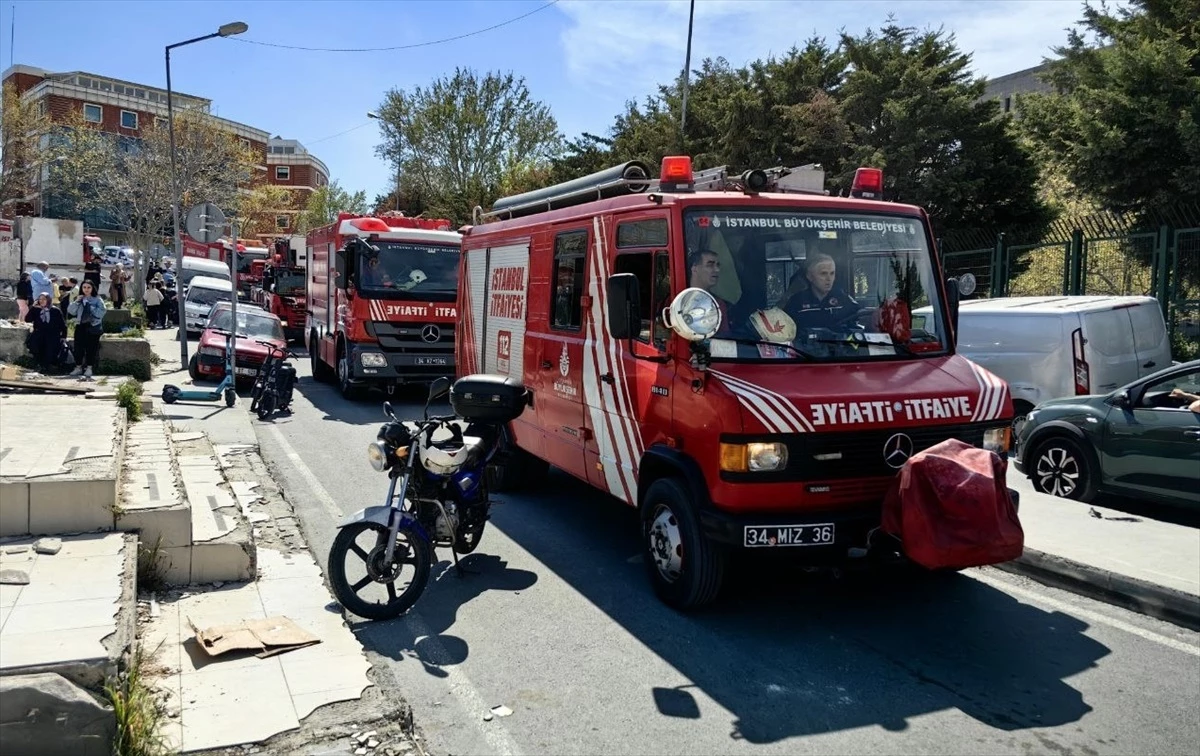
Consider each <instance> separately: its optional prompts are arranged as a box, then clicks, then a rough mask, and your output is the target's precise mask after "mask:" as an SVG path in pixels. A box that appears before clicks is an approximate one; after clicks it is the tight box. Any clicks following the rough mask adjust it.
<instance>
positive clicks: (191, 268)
mask: <svg viewBox="0 0 1200 756" xmlns="http://www.w3.org/2000/svg"><path fill="white" fill-rule="evenodd" d="M179 276H180V277H181V278H182V279H183V293H184V294H185V295H186V294H187V290H188V286H189V285H191V282H192V279H193V278H195V277H196V276H208V277H209V278H223V279H225V280H226V281H229V280H231V279H230V277H229V266H228V265H226V264H225V263H223V262H221V261H220V260H209V259H208V258H206V257H191V256H187V255H185V256H184V258H183V267H182V268H181V269H180V270H179Z"/></svg>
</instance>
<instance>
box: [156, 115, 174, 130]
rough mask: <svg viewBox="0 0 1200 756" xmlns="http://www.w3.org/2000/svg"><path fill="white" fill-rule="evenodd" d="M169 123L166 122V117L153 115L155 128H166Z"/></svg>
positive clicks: (168, 126)
mask: <svg viewBox="0 0 1200 756" xmlns="http://www.w3.org/2000/svg"><path fill="white" fill-rule="evenodd" d="M170 125H171V124H169V123H167V119H166V118H163V117H162V116H155V117H154V128H156V129H166V128H170Z"/></svg>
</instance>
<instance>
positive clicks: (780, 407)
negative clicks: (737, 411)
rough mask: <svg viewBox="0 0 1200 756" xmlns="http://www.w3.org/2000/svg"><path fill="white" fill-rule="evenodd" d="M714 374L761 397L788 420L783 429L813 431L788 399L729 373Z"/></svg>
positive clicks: (767, 404) (717, 372) (783, 424)
mask: <svg viewBox="0 0 1200 756" xmlns="http://www.w3.org/2000/svg"><path fill="white" fill-rule="evenodd" d="M713 372H714V373H716V374H717V375H719V376H721V378H722V379H723V380H724V381H725V383H727V384H736V385H738V386H739V387H741V388H742V389H743V390H745V391H747V392H750V393H752V394H754V395H755V396H757V397H759V398H760V399H761V400H762V401H763V403H764V405H765V406H767V407H769V408H774V410H776V411H777V412H778V413H779V414H780V415H782V416H783V417H784V418H786V419H785V420H784V421H783V423H782V427H784V428H787V429H790V430H791V432H793V433H804V432H805V431H812V430H813V427H812V424H811V423H809V421H808V418H806V417H804V415H803V414H801V412H800V410H798V409H796V406H795V405H794V404H792V403H791V402H790V401H789V400H788V399H787V398H785V397H783V396H781V395H779V394H777V393H775V392H774V391H771V390H770V389H767V388H764V387H762V386H759V385H756V384H753V383H750V382H749V381H745V380H742V379H741V378H736V377H734V376H732V375H729V374H728V373H723V372H720V371H716V370H714V371H713Z"/></svg>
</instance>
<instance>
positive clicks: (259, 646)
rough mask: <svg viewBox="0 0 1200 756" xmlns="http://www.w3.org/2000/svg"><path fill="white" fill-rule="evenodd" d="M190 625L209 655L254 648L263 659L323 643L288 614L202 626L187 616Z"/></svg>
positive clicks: (197, 640) (252, 649)
mask: <svg viewBox="0 0 1200 756" xmlns="http://www.w3.org/2000/svg"><path fill="white" fill-rule="evenodd" d="M188 626H189V627H191V628H192V632H194V633H195V634H196V642H197V643H198V644H200V648H202V649H204V652H205V653H206V654H208V655H209V656H220V655H221V654H225V653H229V652H230V651H254V652H256V653H255V654H254V655H255V656H257V657H258V658H260V659H265V658H267V657H268V656H275V655H276V654H282V653H285V652H287V651H295V650H296V649H298V648H304V647H305V646H311V645H313V644H316V643H320V642H321V639H320V638H318V637H317V636H315V635H313V634H312V633H310V632H308V631H307V630H305V629H304V628H302V627H299V626H298V625H296V623H294V622H292V621H291V620H290V619H288V618H287V617H267V618H266V619H260V620H244V621H242V622H237V623H234V624H230V625H214V626H212V627H207V628H205V629H203V630H201V629H199V628H197V627H196V625H195V623H193V622H192V618H191V617H188Z"/></svg>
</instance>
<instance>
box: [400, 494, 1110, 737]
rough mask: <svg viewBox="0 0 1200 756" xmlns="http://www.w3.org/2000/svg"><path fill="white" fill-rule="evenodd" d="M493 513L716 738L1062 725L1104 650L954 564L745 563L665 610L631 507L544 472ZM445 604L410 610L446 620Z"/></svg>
mask: <svg viewBox="0 0 1200 756" xmlns="http://www.w3.org/2000/svg"><path fill="white" fill-rule="evenodd" d="M551 492H554V493H551ZM493 524H495V525H496V526H497V527H499V528H500V529H501V530H502V531H503V532H504V533H505V534H506V535H508V536H509V537H510V538H512V539H513V540H514V541H516V542H517V543H518V544H519V545H520V546H521V547H522V548H524V549H526V550H528V551H529V552H530V553H531V554H532V555H533V556H534V557H535V558H537V559H538V560H539V561H541V562H542V563H543V564H545V565H546V567H547V568H549V569H551V570H553V571H554V572H555V573H556V574H557V575H558V576H559V577H561V578H562V579H563V580H565V581H566V582H567V583H568V584H569V585H570V586H571V587H572V588H574V589H575V590H577V591H579V592H580V593H581V594H582V595H583V596H585V597H587V598H588V599H589V600H590V601H591V602H592V603H593V604H595V605H596V606H597V607H599V608H600V609H601V610H602V611H604V612H605V613H607V614H608V616H610V617H611V618H612V619H613V620H614V621H616V622H618V623H619V624H620V625H621V626H622V627H623V628H625V629H626V630H627V631H629V632H630V633H632V634H633V635H634V636H635V637H637V638H638V639H639V640H640V641H641V642H642V643H644V644H645V645H646V646H647V647H648V648H650V649H651V650H653V651H654V653H656V654H657V655H658V656H660V657H661V658H662V659H663V660H665V661H667V662H668V663H670V664H671V665H672V666H673V667H675V668H676V669H677V670H678V671H679V672H680V673H681V674H683V675H684V676H685V677H686V678H687V679H688V680H689V681H690V682H691V685H689V686H683V687H657V688H654V689H653V690H650V691H644V692H640V691H631V692H630V695H650V696H652V697H653V700H654V703H655V704H656V706H657V709H658V711H659V712H660V713H661V714H663V715H664V716H670V717H683V718H697V717H699V716H700V709H699V706H698V705H697V703H696V701H695V698H694V696H693V694H692V692H690V690H689V689H691V690H698V691H701V692H702V693H703V694H704V695H706V696H708V697H710V698H712V699H713V700H715V701H716V702H717V703H718V704H720V705H721V706H723V707H724V708H726V709H727V710H729V711H730V712H733V714H734V716H735V720H734V721H733V722H732V723H731V726H730V737H731V738H734V739H744V740H746V741H749V742H751V743H769V742H775V741H779V740H782V739H785V738H788V737H793V736H797V735H811V734H817V733H828V732H836V731H841V730H848V729H853V728H858V727H863V726H870V725H879V726H882V727H884V728H887V729H889V730H895V731H899V730H904V729H906V728H907V726H908V721H909V719H910V718H913V717H918V716H921V715H923V714H928V713H931V712H934V711H939V710H944V709H950V708H957V709H959V710H961V711H962V712H964V713H966V714H968V715H970V716H971V717H973V718H975V719H977V720H979V721H980V722H983V723H986V724H988V725H990V726H992V727H995V728H997V729H1000V730H1004V731H1014V730H1022V729H1028V728H1042V727H1054V726H1058V725H1062V724H1066V723H1071V722H1076V721H1078V720H1079V719H1080V718H1082V717H1083V716H1084V715H1085V714H1087V713H1088V712H1089V711H1091V706H1089V705H1088V704H1087V703H1086V702H1084V701H1083V699H1082V696H1081V694H1080V693H1079V692H1078V691H1077V690H1075V689H1074V688H1072V687H1071V685H1069V684H1068V683H1067V682H1066V679H1067V678H1068V677H1070V676H1072V675H1076V674H1078V673H1080V672H1081V671H1084V670H1087V669H1089V668H1091V667H1093V666H1095V664H1096V662H1097V660H1099V659H1101V658H1103V657H1104V656H1106V655H1107V654H1108V653H1109V650H1108V649H1107V648H1106V647H1105V646H1103V645H1102V644H1100V643H1098V642H1096V641H1095V640H1092V639H1091V638H1088V637H1087V636H1085V635H1084V634H1083V633H1084V631H1085V630H1086V629H1087V625H1086V624H1084V623H1082V622H1080V621H1079V620H1077V619H1075V618H1073V617H1070V616H1067V615H1064V614H1061V613H1058V612H1047V611H1043V610H1041V609H1038V608H1036V607H1032V606H1029V605H1025V604H1021V603H1019V602H1017V601H1016V600H1015V599H1014V598H1012V597H1011V596H1009V595H1007V594H1005V593H1003V592H1001V591H999V590H996V589H994V588H992V587H990V586H989V585H987V584H985V583H983V582H980V581H977V580H974V579H972V578H970V577H968V576H964V575H950V576H944V577H938V578H927V579H919V580H918V579H916V578H913V577H912V576H911V573H906V574H907V575H908V577H907V578H905V577H902V576H900V575H890V576H889V575H875V576H866V577H852V578H842V579H836V578H833V577H830V576H827V575H823V574H821V573H816V574H810V573H805V572H803V571H799V570H790V569H789V570H783V569H780V568H778V567H770V566H765V565H763V564H760V563H755V562H748V561H746V562H739V563H737V564H736V565H735V570H734V574H733V575H732V579H731V582H730V584H729V589H728V590H726V592H725V595H724V597H723V599H722V601H721V602H720V603H719V604H717V605H715V606H713V607H712V608H710V609H709V610H708V611H705V612H702V613H697V614H691V615H684V614H679V613H676V612H674V611H672V610H671V609H669V608H667V607H666V606H664V605H663V604H662V603H660V602H659V601H658V599H657V598H656V597H655V596H654V594H653V591H652V589H651V588H650V586H649V583H648V581H647V579H646V577H645V575H644V574H643V572H642V571H643V570H644V569H645V567H644V566H643V565H642V563H641V559H640V556H638V555H639V554H640V546H639V539H638V536H637V518H636V515H635V513H634V512H633V510H631V509H628V508H626V507H624V506H623V505H621V504H619V503H617V502H616V501H615V500H613V499H610V498H608V497H606V496H602V495H600V494H598V493H597V492H595V491H594V490H592V489H590V488H588V487H585V486H584V485H582V484H580V483H578V482H576V481H575V480H574V479H572V478H570V477H569V476H567V475H565V474H562V473H559V472H558V471H554V472H552V474H551V477H550V481H549V482H548V484H547V485H546V487H545V490H544V492H542V493H536V494H529V495H524V496H520V497H507V498H506V499H505V504H504V505H503V506H500V507H497V508H496V509H495V510H494V515H493ZM486 544H487V541H486V539H485V540H484V543H483V545H482V548H484V549H486V548H487V545H486ZM464 590H471V589H470V588H468V587H466V586H464ZM457 599H459V597H458V596H455V595H453V594H452V593H446V594H444V595H438V596H431V597H429V600H428V601H426V602H425V603H423V604H422V605H421V606H420V609H421V611H422V613H430V614H431V615H432V616H438V617H450V616H452V614H451V612H452V610H451V609H449V608H447V607H448V606H453V602H455V601H456V600H457ZM445 602H451V603H450V604H449V605H447V604H446V603H445ZM381 637H382V636H381ZM388 642H389V643H392V644H396V643H399V644H400V646H401V647H404V645H405V643H406V642H407V639H399V638H393V637H389V638H388Z"/></svg>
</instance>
